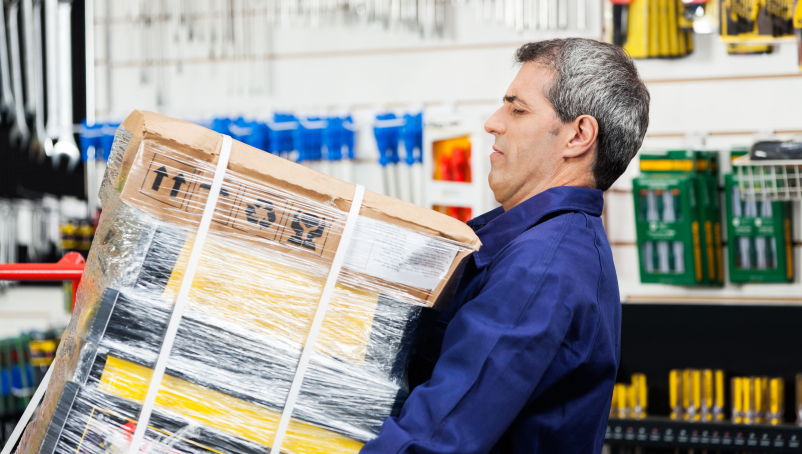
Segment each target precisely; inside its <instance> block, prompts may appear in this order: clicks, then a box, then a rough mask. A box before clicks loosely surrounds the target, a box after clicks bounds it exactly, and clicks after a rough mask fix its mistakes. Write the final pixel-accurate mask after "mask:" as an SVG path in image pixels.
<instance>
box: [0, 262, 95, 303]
mask: <svg viewBox="0 0 802 454" xmlns="http://www.w3.org/2000/svg"><path fill="white" fill-rule="evenodd" d="M84 266H86V263H85V261H84V257H83V256H82V255H81V254H79V253H77V252H68V253H66V254H64V257H62V258H61V260H59V261H58V262H57V263H8V264H2V265H0V280H3V281H72V304H73V309H74V308H75V297H76V293H77V292H78V284H79V283H80V282H81V276H83V274H84Z"/></svg>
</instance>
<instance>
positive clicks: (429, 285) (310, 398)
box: [20, 111, 480, 454]
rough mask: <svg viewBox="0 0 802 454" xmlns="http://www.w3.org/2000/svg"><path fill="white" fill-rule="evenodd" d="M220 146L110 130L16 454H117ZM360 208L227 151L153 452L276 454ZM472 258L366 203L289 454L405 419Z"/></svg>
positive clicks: (364, 435)
mask: <svg viewBox="0 0 802 454" xmlns="http://www.w3.org/2000/svg"><path fill="white" fill-rule="evenodd" d="M221 144H222V136H220V135H219V134H217V133H214V132H212V131H210V130H207V129H205V128H203V127H201V126H198V125H194V124H191V123H187V122H184V121H180V120H175V119H171V118H168V117H164V116H162V115H158V114H154V113H149V112H139V111H135V112H134V113H132V114H131V115H130V116H129V117H128V119H126V121H125V122H124V123H123V124H122V126H121V127H120V129H119V130H118V132H117V135H116V137H115V142H114V145H113V147H112V153H111V157H110V161H109V166H108V168H107V173H106V176H105V178H104V182H103V185H102V188H101V200H102V202H103V207H104V210H103V215H102V217H101V222H100V225H99V226H98V229H97V234H96V235H95V242H94V243H93V245H92V250H91V251H90V255H89V259H88V261H87V268H86V271H85V273H84V279H83V280H82V283H81V287H80V289H79V292H78V304H77V306H76V312H75V313H74V315H73V320H72V322H71V324H70V327H69V328H68V329H67V331H65V333H64V335H63V338H62V342H61V345H60V346H59V350H58V353H57V359H56V364H55V367H56V368H55V370H54V374H53V379H52V380H51V383H50V385H49V387H48V392H47V394H46V398H45V401H44V403H43V405H42V407H41V408H40V410H39V413H38V415H37V417H36V419H35V421H34V422H33V423H32V424H31V425H30V426H29V427H28V429H27V430H26V433H25V436H24V438H23V440H22V443H21V449H20V453H21V454H34V453H39V454H66V453H68V452H75V450H76V449H79V450H81V451H83V450H85V449H99V450H101V451H109V452H118V451H121V450H124V449H127V446H126V443H127V442H130V438H131V437H130V435H131V432H132V431H133V427H134V426H135V424H136V423H137V415H138V412H139V407H140V405H141V401H142V397H143V396H144V392H145V389H146V385H147V383H148V382H149V380H150V375H151V369H152V367H153V364H154V362H155V358H156V356H155V355H156V352H158V350H159V348H160V346H161V344H162V339H163V336H164V332H165V328H166V321H165V318H166V316H167V314H169V313H170V312H171V310H172V309H171V308H172V304H173V303H174V301H175V299H176V295H177V293H178V288H179V287H180V286H181V283H182V282H183V279H184V275H185V272H186V268H187V263H188V257H189V255H190V251H191V250H192V248H193V247H194V245H195V231H196V230H197V228H198V225H199V222H200V218H201V213H202V212H203V209H204V207H205V204H206V200H207V197H208V193H209V189H210V188H211V182H212V178H213V175H214V172H215V170H216V164H217V160H218V157H219V152H220V146H221ZM354 191H355V186H354V185H351V184H348V183H344V182H342V181H338V180H336V179H334V178H331V177H328V176H326V175H323V174H320V173H318V172H315V171H312V170H310V169H307V168H305V167H303V166H300V165H298V164H295V163H292V162H289V161H286V160H284V159H282V158H278V157H276V156H273V155H270V154H268V153H266V152H263V151H260V150H257V149H255V148H252V147H250V146H247V145H244V144H242V143H239V142H234V143H233V146H232V149H231V156H230V161H229V164H228V171H227V173H226V176H225V179H224V180H223V186H222V190H221V192H220V197H219V200H218V203H217V205H216V206H215V209H214V215H213V218H212V221H211V224H210V232H209V236H208V237H207V239H206V243H205V244H204V247H203V250H202V253H201V255H200V260H199V262H198V266H197V272H196V274H195V275H194V279H193V281H192V285H191V289H190V291H189V296H188V300H187V305H186V309H185V312H184V316H183V318H182V319H181V321H180V324H179V328H178V330H179V331H178V332H179V335H178V336H177V338H176V339H177V340H176V344H175V345H174V346H173V350H172V352H171V354H170V357H169V360H168V362H167V371H166V375H165V377H164V379H163V380H162V382H161V386H162V387H161V388H160V389H161V391H160V393H159V396H158V398H157V400H156V407H154V413H153V414H154V416H153V418H152V419H151V420H150V421H149V423H148V424H149V427H150V429H151V430H149V431H147V433H146V442H147V443H150V444H154V443H155V444H159V445H160V447H159V448H158V449H164V450H169V451H171V452H184V453H194V452H209V451H211V452H217V453H226V454H228V453H230V454H234V453H236V452H244V451H250V450H254V451H261V452H265V451H266V450H267V449H268V448H269V446H270V444H271V443H272V434H273V433H274V432H275V428H276V427H277V422H278V417H280V415H281V414H282V412H283V411H284V408H283V406H284V403H285V402H286V392H288V390H289V388H290V383H291V381H292V379H293V377H294V371H295V368H296V366H297V364H298V358H299V357H300V351H301V348H302V347H303V345H304V344H305V342H306V339H307V337H308V334H309V330H310V329H311V326H312V319H313V317H314V315H315V312H316V310H317V307H318V303H319V301H320V295H321V294H322V292H323V287H324V284H325V282H326V278H327V275H328V271H329V269H330V267H331V262H332V260H333V257H334V254H335V251H336V250H337V246H338V244H339V243H340V236H341V234H342V231H343V228H344V225H345V221H346V218H347V213H348V210H349V209H350V206H351V202H352V197H353V195H354ZM479 246H480V242H479V239H478V238H477V237H476V235H475V234H474V233H473V231H472V230H471V229H470V228H469V227H468V226H466V225H465V224H463V223H461V222H459V221H457V220H455V219H452V218H450V217H448V216H445V215H442V214H439V213H436V212H434V211H431V210H428V209H424V208H421V207H418V206H415V205H412V204H409V203H405V202H402V201H399V200H395V199H392V198H389V197H385V196H382V195H379V194H375V193H372V192H370V191H366V193H365V197H364V201H363V204H362V207H361V210H360V215H359V217H358V218H357V221H356V224H355V228H354V233H353V237H352V239H351V243H350V246H349V249H348V251H347V254H346V256H345V261H344V265H343V268H342V271H341V273H340V275H339V277H338V279H337V283H336V285H335V287H334V291H333V294H332V297H331V302H330V305H329V308H328V311H327V312H326V317H325V318H324V319H323V325H322V327H321V328H320V332H319V337H318V340H317V343H316V344H315V349H314V351H313V353H312V359H311V360H310V367H309V369H308V375H307V380H305V381H304V383H303V386H302V388H301V392H300V395H299V399H298V406H296V407H295V409H294V411H293V413H292V414H291V415H292V417H291V422H290V430H289V431H288V433H287V438H286V439H285V443H284V444H283V447H282V451H283V452H287V453H297V454H302V453H306V452H324V451H325V452H330V453H342V454H352V453H356V452H357V451H358V450H359V448H360V447H361V445H362V444H363V443H364V442H365V441H367V440H369V439H371V438H372V437H374V436H375V435H376V434H378V430H379V427H380V426H381V422H382V421H383V420H384V418H386V417H387V416H389V415H397V413H398V411H399V410H400V406H401V404H402V403H403V400H404V399H405V397H406V395H407V394H408V388H407V386H406V376H405V370H406V364H407V362H408V360H409V357H410V354H411V352H412V351H413V350H414V349H415V348H417V346H418V345H419V342H421V341H422V340H424V339H426V331H425V328H426V327H427V326H431V322H432V320H433V318H434V317H436V314H435V313H434V311H433V310H432V309H431V307H433V308H435V309H442V308H445V307H446V306H447V304H448V302H449V300H450V298H451V293H452V291H453V289H454V287H455V286H456V282H457V281H458V278H459V275H460V271H461V266H462V264H463V263H464V262H465V259H466V258H467V257H468V255H469V254H470V253H471V252H472V251H474V250H476V249H478V248H479ZM427 306H428V307H427ZM246 365H247V366H248V367H245V366H246ZM256 384H258V386H255V385H256ZM262 390H264V391H262ZM226 409H228V410H229V411H226ZM234 410H236V411H234ZM126 440H127V441H126ZM76 446H77V447H78V448H76ZM81 446H83V448H80V447H81ZM154 449H155V448H154Z"/></svg>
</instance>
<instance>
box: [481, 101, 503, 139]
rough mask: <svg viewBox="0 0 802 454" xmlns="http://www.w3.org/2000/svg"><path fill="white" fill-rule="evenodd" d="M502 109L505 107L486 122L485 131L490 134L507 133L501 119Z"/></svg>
mask: <svg viewBox="0 0 802 454" xmlns="http://www.w3.org/2000/svg"><path fill="white" fill-rule="evenodd" d="M502 109H504V107H501V108H500V109H498V110H497V111H496V113H494V114H493V116H491V117H490V118H488V119H487V121H486V122H485V131H487V133H488V134H493V135H502V134H504V133H505V132H506V131H507V127H506V126H505V125H504V122H503V121H502V119H501V110H502Z"/></svg>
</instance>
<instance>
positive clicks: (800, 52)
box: [794, 2, 802, 70]
mask: <svg viewBox="0 0 802 454" xmlns="http://www.w3.org/2000/svg"><path fill="white" fill-rule="evenodd" d="M794 28H796V52H797V57H798V59H797V62H798V65H799V69H800V70H802V2H797V4H796V11H795V12H794Z"/></svg>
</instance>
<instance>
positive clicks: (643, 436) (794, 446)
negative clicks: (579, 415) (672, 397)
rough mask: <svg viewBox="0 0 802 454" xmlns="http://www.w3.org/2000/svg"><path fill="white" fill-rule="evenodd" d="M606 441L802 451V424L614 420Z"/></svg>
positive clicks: (653, 418) (648, 419)
mask: <svg viewBox="0 0 802 454" xmlns="http://www.w3.org/2000/svg"><path fill="white" fill-rule="evenodd" d="M604 439H605V442H606V443H609V444H611V445H635V446H644V447H655V448H675V449H714V450H716V451H752V450H757V451H760V452H765V453H796V452H799V453H802V427H797V426H793V425H788V424H785V425H777V426H769V425H743V424H732V423H729V422H717V423H691V422H686V421H674V420H671V419H668V418H660V417H648V418H645V419H641V420H632V419H612V418H611V419H610V421H609V423H608V424H607V433H606V434H605V436H604Z"/></svg>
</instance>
